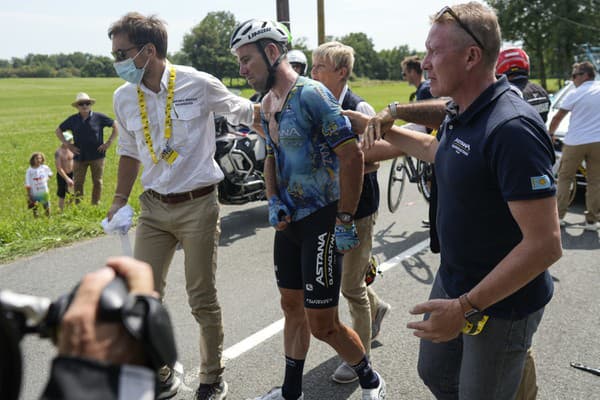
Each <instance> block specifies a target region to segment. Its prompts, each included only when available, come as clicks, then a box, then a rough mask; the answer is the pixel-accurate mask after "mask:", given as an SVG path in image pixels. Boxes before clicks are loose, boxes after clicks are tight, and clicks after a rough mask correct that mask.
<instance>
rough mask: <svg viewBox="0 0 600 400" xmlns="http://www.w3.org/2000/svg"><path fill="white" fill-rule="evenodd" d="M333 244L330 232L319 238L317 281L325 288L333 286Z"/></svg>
mask: <svg viewBox="0 0 600 400" xmlns="http://www.w3.org/2000/svg"><path fill="white" fill-rule="evenodd" d="M333 243H334V242H333V240H331V235H330V234H329V232H325V233H322V234H321V235H319V236H318V244H317V265H316V269H315V275H316V277H315V281H317V282H318V283H319V284H320V285H321V286H324V287H330V286H332V285H333ZM326 274H327V276H325V275H326Z"/></svg>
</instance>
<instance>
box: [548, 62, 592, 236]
mask: <svg viewBox="0 0 600 400" xmlns="http://www.w3.org/2000/svg"><path fill="white" fill-rule="evenodd" d="M595 76H596V72H595V71H594V66H593V65H592V63H590V62H589V61H585V62H582V63H576V64H573V75H572V79H573V83H574V84H575V88H576V89H575V90H574V91H572V92H571V93H569V94H568V95H567V96H566V97H565V99H564V100H563V102H562V104H561V105H560V110H558V112H557V113H556V114H555V115H554V118H552V121H551V122H550V128H549V133H550V135H551V136H552V138H553V139H554V132H556V129H557V128H558V126H559V125H560V122H561V121H562V120H563V118H564V117H565V116H566V115H567V114H568V113H569V112H571V119H570V121H569V130H568V131H567V134H566V135H565V138H564V142H563V149H562V157H561V160H560V169H559V171H558V191H557V196H556V197H557V202H558V217H559V218H560V225H561V226H565V225H566V222H565V220H564V218H565V214H566V213H567V208H568V207H569V190H570V184H571V182H572V181H573V179H574V178H575V174H576V172H577V168H579V165H580V164H581V161H583V160H585V163H586V170H587V176H586V181H587V187H586V193H585V206H586V209H587V212H586V215H585V228H584V229H585V230H588V231H596V230H598V221H599V220H600V113H598V110H600V82H598V81H594V78H595Z"/></svg>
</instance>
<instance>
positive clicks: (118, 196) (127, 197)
mask: <svg viewBox="0 0 600 400" xmlns="http://www.w3.org/2000/svg"><path fill="white" fill-rule="evenodd" d="M113 197H116V198H118V199H121V200H125V201H128V200H129V196H125V195H124V194H121V193H115V195H114V196H113Z"/></svg>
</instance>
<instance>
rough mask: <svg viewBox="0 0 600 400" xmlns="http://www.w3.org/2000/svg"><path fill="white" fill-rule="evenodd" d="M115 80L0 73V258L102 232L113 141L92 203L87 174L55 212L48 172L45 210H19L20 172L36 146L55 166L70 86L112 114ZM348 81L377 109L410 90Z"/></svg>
mask: <svg viewBox="0 0 600 400" xmlns="http://www.w3.org/2000/svg"><path fill="white" fill-rule="evenodd" d="M226 82H228V81H227V80H226ZM121 83H122V80H120V79H118V78H57V79H43V78H40V79H35V78H30V79H1V80H0V176H2V179H1V180H0V193H2V196H1V197H0V263H3V262H7V261H10V260H12V259H14V258H16V257H21V256H25V255H30V254H34V253H36V252H39V251H43V250H46V249H49V248H53V247H58V246H63V245H65V244H68V243H72V242H75V241H78V240H81V239H84V238H90V237H94V236H98V235H101V234H103V233H102V229H101V227H100V221H101V220H102V219H103V218H104V216H105V214H106V211H107V209H108V207H109V206H110V203H111V201H112V195H113V194H114V189H115V185H116V171H117V162H118V160H117V156H116V152H115V147H116V146H111V148H110V149H109V150H108V152H107V157H106V168H105V172H104V190H103V193H102V199H101V202H100V205H99V206H97V207H93V206H91V205H90V204H89V203H90V194H91V182H90V181H91V178H90V176H89V173H88V177H87V179H86V184H85V189H84V191H85V193H86V196H85V200H84V201H83V202H82V203H81V204H80V205H78V206H76V207H75V206H70V207H67V208H66V209H65V212H64V213H62V214H59V213H58V207H57V201H58V199H57V198H56V180H55V178H54V177H52V178H51V180H50V194H51V206H52V211H53V213H52V216H51V217H50V218H45V217H40V218H37V219H34V218H33V214H32V213H31V211H30V210H28V209H27V202H26V192H25V188H24V179H25V171H26V170H27V167H28V166H29V157H30V155H31V153H33V152H34V151H41V152H43V153H44V154H45V155H46V160H47V161H46V163H47V164H48V165H49V166H50V167H51V168H52V170H53V171H54V172H55V171H56V168H55V166H54V152H55V150H56V149H57V148H58V146H59V144H60V142H59V141H58V139H57V138H56V136H55V134H54V131H55V130H56V127H57V126H58V125H59V124H60V123H61V122H62V121H63V120H64V119H65V118H67V117H68V116H69V115H71V114H74V113H76V112H77V111H76V109H75V108H73V107H72V106H71V102H72V101H73V100H74V99H75V94H76V93H77V92H86V93H88V94H89V95H90V96H91V97H93V98H95V99H96V104H95V105H94V107H93V109H94V110H96V111H98V112H102V113H105V114H107V115H109V116H111V117H114V113H113V111H112V93H113V91H114V90H115V89H116V88H117V87H118V86H119V85H121ZM351 87H352V88H353V90H354V91H355V92H356V93H357V94H359V95H360V96H362V97H364V98H365V99H366V100H367V101H368V102H370V103H371V104H372V105H373V107H374V108H375V110H377V111H378V110H381V109H383V108H384V107H385V106H386V105H387V104H388V103H390V102H391V101H394V100H398V101H407V99H408V96H409V94H410V93H411V92H412V91H413V90H414V89H412V88H409V86H408V85H407V84H406V83H405V82H376V81H367V80H357V81H356V82H352V83H351ZM252 93H253V92H252V90H250V89H246V90H244V91H242V95H243V96H245V97H249V96H250V95H251V94H252ZM109 135H110V130H105V138H108V136H109ZM139 193H141V186H140V184H139V180H138V182H137V183H136V186H135V187H134V191H133V193H132V196H131V199H130V204H131V205H132V206H133V208H134V209H136V210H138V207H139V204H138V202H137V195H138V194H139Z"/></svg>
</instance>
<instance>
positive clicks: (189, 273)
mask: <svg viewBox="0 0 600 400" xmlns="http://www.w3.org/2000/svg"><path fill="white" fill-rule="evenodd" d="M140 206H141V209H142V211H141V215H140V218H139V221H138V227H137V230H136V238H135V250H134V256H135V258H137V259H139V260H142V261H145V262H147V263H149V264H150V265H151V266H152V270H153V272H154V284H155V287H156V290H157V291H158V292H159V293H160V296H161V298H162V297H163V296H164V293H165V286H166V280H167V272H168V271H169V265H170V264H171V260H172V258H173V254H174V252H175V246H176V245H177V242H179V243H181V246H182V247H183V253H184V257H185V261H184V265H185V282H186V287H185V290H186V291H187V295H188V303H189V305H190V307H191V310H192V315H193V316H194V318H195V319H196V321H197V322H198V325H199V326H200V383H215V382H218V381H219V380H220V379H221V376H222V375H223V369H224V367H223V362H222V360H221V356H222V353H223V323H222V321H221V306H220V305H219V302H218V300H217V288H216V284H215V274H216V270H217V248H218V245H219V236H220V234H221V230H220V225H219V204H218V203H217V191H216V190H215V191H213V192H211V193H209V194H207V195H206V196H203V197H200V198H197V199H193V200H188V201H184V202H182V203H177V204H166V203H163V202H162V201H160V200H158V199H156V198H155V197H153V196H152V195H150V194H148V192H144V193H142V195H141V196H140ZM174 290H180V288H174Z"/></svg>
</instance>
